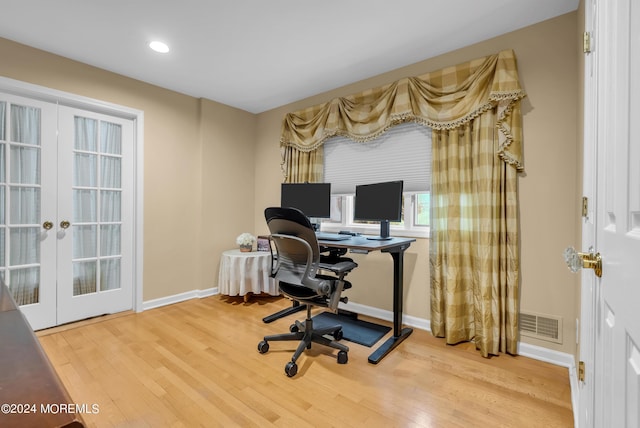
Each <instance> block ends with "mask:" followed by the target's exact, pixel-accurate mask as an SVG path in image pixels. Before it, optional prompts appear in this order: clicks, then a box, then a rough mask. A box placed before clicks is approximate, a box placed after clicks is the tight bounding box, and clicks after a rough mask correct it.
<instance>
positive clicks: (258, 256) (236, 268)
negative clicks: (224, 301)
mask: <svg viewBox="0 0 640 428" xmlns="http://www.w3.org/2000/svg"><path fill="white" fill-rule="evenodd" d="M270 264H271V253H269V252H265V251H251V252H247V253H243V252H241V251H240V250H237V249H236V250H227V251H225V252H224V253H222V256H221V257H220V273H219V276H218V290H219V291H220V294H224V295H229V296H244V295H246V294H248V293H253V294H260V293H268V294H271V295H272V296H277V295H278V294H280V292H279V291H278V286H277V285H276V282H275V281H274V280H273V278H270V277H269V269H270Z"/></svg>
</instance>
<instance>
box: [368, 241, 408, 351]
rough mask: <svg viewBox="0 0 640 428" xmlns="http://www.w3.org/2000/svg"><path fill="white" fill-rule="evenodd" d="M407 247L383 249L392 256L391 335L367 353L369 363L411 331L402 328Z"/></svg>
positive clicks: (394, 345) (397, 343) (390, 349)
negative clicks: (370, 352)
mask: <svg viewBox="0 0 640 428" xmlns="http://www.w3.org/2000/svg"><path fill="white" fill-rule="evenodd" d="M408 247H409V246H408V245H407V246H402V247H400V248H392V249H390V250H388V251H384V250H383V252H388V253H390V254H391V257H393V336H392V337H390V338H389V339H387V340H386V341H385V342H384V343H383V344H382V345H380V346H379V347H378V349H376V350H375V351H373V353H372V354H371V355H369V362H370V363H371V364H378V363H379V362H380V361H381V360H382V359H383V358H384V357H385V355H387V354H388V353H389V352H391V351H392V350H393V349H394V348H395V347H396V346H398V345H399V344H400V343H402V341H403V340H405V339H406V338H407V337H409V336H410V335H411V333H413V329H412V328H408V327H407V328H402V302H403V297H404V296H403V294H404V293H403V288H404V284H403V273H404V251H405V250H406V249H407V248H408Z"/></svg>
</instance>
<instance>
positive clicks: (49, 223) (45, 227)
mask: <svg viewBox="0 0 640 428" xmlns="http://www.w3.org/2000/svg"><path fill="white" fill-rule="evenodd" d="M52 227H53V223H51V222H50V221H45V222H44V223H42V228H43V229H44V230H49V229H51V228H52Z"/></svg>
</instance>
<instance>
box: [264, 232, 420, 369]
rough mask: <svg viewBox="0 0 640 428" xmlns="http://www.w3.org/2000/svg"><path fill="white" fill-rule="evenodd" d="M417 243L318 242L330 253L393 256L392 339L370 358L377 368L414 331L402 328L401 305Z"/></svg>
mask: <svg viewBox="0 0 640 428" xmlns="http://www.w3.org/2000/svg"><path fill="white" fill-rule="evenodd" d="M412 242H415V239H414V238H391V239H387V240H384V241H377V240H372V239H367V237H366V235H360V236H353V237H351V238H349V239H345V240H342V241H325V240H318V244H319V245H320V247H325V248H328V249H333V248H335V249H343V250H345V249H346V250H349V251H351V252H352V253H356V254H367V253H369V252H371V251H381V252H383V253H389V254H391V257H392V258H393V336H391V337H390V338H389V339H387V340H386V341H385V342H384V343H383V344H382V345H380V346H379V347H378V348H377V349H376V350H375V351H373V353H372V354H371V355H369V362H370V363H372V364H378V363H379V362H380V361H381V360H382V359H383V358H384V357H385V355H387V354H388V353H389V352H391V351H392V350H393V349H394V348H395V347H396V346H398V345H399V344H400V343H401V342H402V341H403V340H405V339H406V338H407V337H409V335H411V333H413V329H412V328H408V327H405V328H402V305H403V290H404V284H403V283H404V279H403V273H404V252H405V251H406V250H407V248H409V246H411V243H412ZM300 309H302V307H301V306H296V305H294V306H293V307H291V308H289V309H285V310H283V311H280V312H278V313H276V314H273V315H272V316H270V317H266V318H265V319H264V320H263V321H264V322H271V321H273V320H274V319H277V318H279V317H282V316H284V315H288V314H290V313H293V312H296V311H298V310H300Z"/></svg>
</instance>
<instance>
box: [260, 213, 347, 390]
mask: <svg viewBox="0 0 640 428" xmlns="http://www.w3.org/2000/svg"><path fill="white" fill-rule="evenodd" d="M264 215H265V218H266V220H267V225H268V226H269V231H270V232H271V235H270V242H271V243H273V244H274V245H275V253H274V248H273V246H274V245H272V246H271V276H272V277H273V278H275V279H276V280H277V281H278V284H279V287H280V291H281V292H282V293H283V294H284V295H285V296H287V297H289V298H291V299H293V300H294V301H297V302H299V303H300V304H302V305H306V307H307V317H306V320H305V322H304V324H303V323H302V322H300V321H296V322H295V324H292V325H291V327H290V328H289V330H290V333H285V334H275V335H270V336H265V337H264V340H262V341H261V342H260V343H259V344H258V351H259V352H260V353H261V354H264V353H266V352H267V351H269V341H281V340H296V341H300V343H299V344H298V348H297V349H296V351H295V352H294V354H293V356H292V357H291V361H289V362H288V363H287V365H286V366H285V368H284V371H285V373H286V374H287V376H289V377H292V376H295V375H296V373H297V372H298V366H297V364H296V361H297V359H298V358H299V357H300V355H301V354H302V352H304V350H305V348H306V349H310V348H311V344H312V343H314V342H315V343H320V344H322V345H325V346H329V347H331V348H334V349H337V350H338V356H337V360H338V363H339V364H346V362H347V361H348V359H349V357H348V352H349V348H348V347H347V346H345V345H343V344H341V343H338V342H337V341H339V340H341V339H342V335H343V334H342V326H340V325H339V324H336V325H332V326H328V327H325V328H321V329H314V328H313V320H312V319H311V308H312V307H313V306H322V307H326V308H329V309H330V310H332V311H334V312H336V311H337V309H338V303H339V302H341V301H342V302H346V301H347V298H346V297H342V296H341V293H342V291H343V290H346V289H348V288H351V283H350V282H348V281H345V280H344V277H345V275H346V274H347V273H349V272H351V271H352V270H353V269H354V268H356V267H357V266H358V265H357V264H356V263H355V262H354V261H353V260H351V259H348V258H344V257H337V258H335V257H329V258H327V259H326V260H327V261H325V260H324V259H323V262H321V261H320V248H319V246H318V241H317V239H316V235H315V232H314V231H313V228H312V226H311V223H309V219H308V218H307V217H306V216H305V215H304V214H303V213H302V212H301V211H300V210H298V209H296V208H280V207H273V208H267V209H266V210H265V211H264ZM319 271H327V272H330V273H332V274H333V275H325V274H320V273H319ZM328 335H332V336H333V338H334V340H331V339H329V338H328V337H327V336H328Z"/></svg>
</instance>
